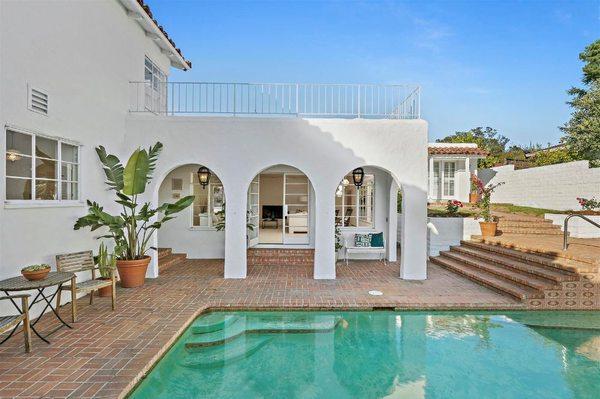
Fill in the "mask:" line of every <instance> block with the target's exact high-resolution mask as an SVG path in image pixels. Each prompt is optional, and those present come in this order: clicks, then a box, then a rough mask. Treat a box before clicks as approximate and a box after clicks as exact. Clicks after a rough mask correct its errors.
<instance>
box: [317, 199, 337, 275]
mask: <svg viewBox="0 0 600 399" xmlns="http://www.w3.org/2000/svg"><path fill="white" fill-rule="evenodd" d="M315 192H316V194H317V195H316V197H317V198H316V201H315V215H316V218H315V223H316V226H315V266H314V278H315V279H335V226H334V225H335V197H334V193H333V192H331V191H330V190H323V189H319V188H317V187H315Z"/></svg>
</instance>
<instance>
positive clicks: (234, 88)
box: [233, 83, 237, 116]
mask: <svg viewBox="0 0 600 399" xmlns="http://www.w3.org/2000/svg"><path fill="white" fill-rule="evenodd" d="M236 87H237V84H236V83H234V84H233V116H235V93H236Z"/></svg>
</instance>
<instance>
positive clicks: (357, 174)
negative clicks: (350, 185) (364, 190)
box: [352, 168, 365, 187]
mask: <svg viewBox="0 0 600 399" xmlns="http://www.w3.org/2000/svg"><path fill="white" fill-rule="evenodd" d="M364 177H365V170H364V169H363V168H356V169H354V170H353V171H352V180H353V181H354V185H355V186H356V187H360V186H362V184H363V178H364Z"/></svg>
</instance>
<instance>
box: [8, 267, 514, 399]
mask: <svg viewBox="0 0 600 399" xmlns="http://www.w3.org/2000/svg"><path fill="white" fill-rule="evenodd" d="M337 272H338V279H337V280H335V281H326V280H321V281H318V280H313V279H312V268H307V267H298V266H264V267H251V268H249V272H248V278H247V279H245V280H225V279H223V277H222V276H223V262H222V261H221V260H188V261H186V262H184V263H183V264H182V265H178V266H174V267H172V268H170V269H167V270H166V271H165V272H164V273H163V275H161V277H159V278H158V279H154V280H148V281H147V283H146V285H145V286H144V287H142V288H138V289H119V290H118V294H117V300H118V305H117V306H118V307H117V310H116V311H115V312H112V311H110V299H109V298H102V299H97V300H96V301H95V303H94V305H92V306H90V305H88V301H87V298H82V299H79V301H78V305H79V321H78V322H77V323H75V325H74V326H75V329H74V330H68V329H61V330H59V331H58V332H57V333H56V334H54V335H52V336H51V337H50V340H51V342H52V343H51V344H50V345H47V344H45V343H43V342H42V341H40V340H39V339H37V338H35V339H34V341H33V352H32V353H31V354H25V353H24V352H23V347H22V339H21V338H22V337H21V335H20V334H19V335H18V336H17V337H14V338H11V339H10V340H9V341H8V342H7V343H5V344H4V345H2V346H0V397H2V398H13V397H19V398H25V397H27V398H40V397H45V398H65V397H68V398H113V397H122V396H123V395H124V394H126V393H127V392H128V391H129V389H130V388H131V387H133V386H134V384H135V382H136V381H137V380H138V379H139V377H140V376H141V375H143V373H144V372H146V371H147V370H148V369H149V367H150V365H151V364H152V363H153V362H154V360H156V359H157V358H158V357H159V356H160V355H161V354H162V353H163V352H164V351H165V350H166V349H167V348H168V347H169V345H170V344H171V343H172V342H174V340H175V339H176V337H177V336H178V334H179V333H180V332H181V331H183V330H184V329H185V327H186V326H187V325H188V324H189V322H191V321H192V320H193V319H194V318H195V317H196V316H197V315H198V314H199V313H200V312H202V311H203V310H205V309H207V308H208V307H222V308H261V309H262V308H298V307H301V308H348V309H371V308H372V307H378V306H382V307H392V308H398V309H423V308H431V309H451V308H455V309H457V308H458V309H460V308H462V309H464V308H480V309H481V308H484V309H486V308H487V309H505V308H520V307H521V306H522V305H521V304H520V303H517V302H514V301H513V300H511V299H509V298H507V297H505V296H502V295H499V294H497V293H495V292H494V291H491V290H488V289H486V288H484V287H482V286H480V285H477V284H474V283H472V282H470V281H469V280H466V279H464V278H462V277H459V276H457V275H455V274H453V273H450V272H448V271H446V270H444V269H441V268H439V267H437V266H434V265H430V266H429V279H428V280H426V281H404V280H400V279H399V278H398V277H397V276H398V264H390V265H388V266H384V265H383V264H382V263H379V262H351V263H350V265H349V266H344V265H340V266H338V270H337ZM369 290H380V291H382V292H383V293H384V295H383V296H380V297H374V296H370V295H369V294H368V291H369ZM69 306H70V305H66V306H65V307H63V309H62V311H61V313H62V314H63V315H65V316H68V315H69V314H70V308H69ZM47 320H48V321H50V318H48V319H47ZM53 323H54V322H50V323H46V324H45V325H43V324H44V323H41V324H42V326H40V328H41V330H42V331H44V330H46V329H49V328H51V327H52V325H54V324H53Z"/></svg>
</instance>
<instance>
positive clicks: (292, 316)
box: [130, 311, 600, 399]
mask: <svg viewBox="0 0 600 399" xmlns="http://www.w3.org/2000/svg"><path fill="white" fill-rule="evenodd" d="M130 397H131V398H136V399H139V398H515V399H517V398H518V399H524V398H561V399H562V398H598V397H600V312H572V313H567V312H560V313H558V312H510V313H502V314H499V313H497V312H494V313H485V312H484V313H477V312H469V313H464V312H463V313H459V312H427V313H425V312H423V313H421V312H387V311H386V312H377V311H373V312H227V313H219V312H215V313H209V314H207V315H203V316H201V317H199V318H198V319H196V320H195V321H194V323H193V324H192V325H191V326H190V328H188V329H187V330H186V331H185V332H184V334H183V335H182V336H181V337H180V338H179V340H178V341H177V342H176V343H175V345H174V346H173V347H172V348H171V349H170V350H169V352H167V354H166V355H165V356H164V357H163V358H162V359H161V360H160V361H159V362H158V363H157V364H156V366H155V367H154V368H153V369H152V371H151V372H150V373H149V374H148V376H147V377H146V378H145V379H144V380H143V381H142V382H141V383H140V384H139V385H138V386H137V388H136V389H135V390H134V391H133V392H132V393H131V394H130Z"/></svg>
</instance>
